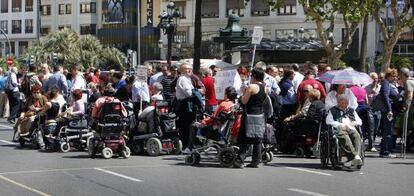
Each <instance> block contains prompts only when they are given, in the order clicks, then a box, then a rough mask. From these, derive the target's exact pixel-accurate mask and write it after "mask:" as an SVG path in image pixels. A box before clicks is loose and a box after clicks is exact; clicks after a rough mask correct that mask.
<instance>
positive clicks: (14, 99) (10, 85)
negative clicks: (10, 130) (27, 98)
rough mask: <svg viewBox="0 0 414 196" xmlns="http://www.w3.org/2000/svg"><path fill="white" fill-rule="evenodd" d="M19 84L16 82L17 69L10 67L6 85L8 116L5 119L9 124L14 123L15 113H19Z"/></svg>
mask: <svg viewBox="0 0 414 196" xmlns="http://www.w3.org/2000/svg"><path fill="white" fill-rule="evenodd" d="M18 85H19V83H18V81H17V68H16V67H10V74H9V78H8V79H7V83H6V88H5V89H6V93H7V97H8V99H9V104H10V116H9V118H7V121H8V122H9V123H11V124H15V123H16V121H15V120H16V117H17V113H18V112H19V106H20V92H19V86H18Z"/></svg>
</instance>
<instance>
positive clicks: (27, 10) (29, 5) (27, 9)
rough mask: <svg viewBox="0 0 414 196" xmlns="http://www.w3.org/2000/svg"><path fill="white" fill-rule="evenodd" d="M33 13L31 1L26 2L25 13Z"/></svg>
mask: <svg viewBox="0 0 414 196" xmlns="http://www.w3.org/2000/svg"><path fill="white" fill-rule="evenodd" d="M32 11H33V0H26V12H32Z"/></svg>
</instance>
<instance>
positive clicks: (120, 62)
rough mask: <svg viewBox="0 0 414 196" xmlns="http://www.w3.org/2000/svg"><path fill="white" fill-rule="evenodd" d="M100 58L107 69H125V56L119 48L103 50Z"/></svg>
mask: <svg viewBox="0 0 414 196" xmlns="http://www.w3.org/2000/svg"><path fill="white" fill-rule="evenodd" d="M100 57H101V59H102V60H103V62H102V63H103V64H104V65H105V66H104V67H106V68H107V69H121V68H123V67H124V59H125V54H124V53H122V52H121V51H120V50H118V49H117V48H109V47H105V48H103V50H102V52H101V55H100Z"/></svg>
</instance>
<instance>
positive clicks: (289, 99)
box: [280, 79, 296, 105]
mask: <svg viewBox="0 0 414 196" xmlns="http://www.w3.org/2000/svg"><path fill="white" fill-rule="evenodd" d="M280 89H281V91H280V103H281V104H282V105H290V104H295V103H296V94H295V87H294V86H293V83H292V81H290V80H288V79H283V80H282V81H281V82H280Z"/></svg>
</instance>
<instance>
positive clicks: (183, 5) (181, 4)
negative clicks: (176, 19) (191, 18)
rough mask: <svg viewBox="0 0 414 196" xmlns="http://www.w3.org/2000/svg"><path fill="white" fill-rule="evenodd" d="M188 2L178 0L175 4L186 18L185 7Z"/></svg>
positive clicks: (182, 16)
mask: <svg viewBox="0 0 414 196" xmlns="http://www.w3.org/2000/svg"><path fill="white" fill-rule="evenodd" d="M186 4H187V2H186V1H178V2H175V6H176V8H177V9H178V11H180V14H181V18H185V7H186Z"/></svg>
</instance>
